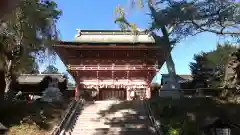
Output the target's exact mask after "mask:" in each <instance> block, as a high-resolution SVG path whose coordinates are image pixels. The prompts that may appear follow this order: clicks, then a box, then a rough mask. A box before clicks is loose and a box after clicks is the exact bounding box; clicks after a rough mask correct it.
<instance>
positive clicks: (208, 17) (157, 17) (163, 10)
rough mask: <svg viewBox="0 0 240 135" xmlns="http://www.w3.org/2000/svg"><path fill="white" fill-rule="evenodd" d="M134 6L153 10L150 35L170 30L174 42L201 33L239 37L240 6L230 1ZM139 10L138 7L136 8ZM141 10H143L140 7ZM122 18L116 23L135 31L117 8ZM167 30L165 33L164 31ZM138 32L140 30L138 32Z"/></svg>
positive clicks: (162, 0)
mask: <svg viewBox="0 0 240 135" xmlns="http://www.w3.org/2000/svg"><path fill="white" fill-rule="evenodd" d="M131 1H132V3H131V4H132V5H141V6H140V7H143V6H145V5H147V6H148V8H149V9H150V17H151V18H152V26H151V27H150V28H149V30H150V31H155V30H161V32H162V33H161V34H162V35H164V31H163V30H164V29H167V30H170V31H169V32H168V35H169V36H170V38H171V39H172V40H173V41H179V40H180V39H182V38H184V37H186V36H189V35H195V34H198V33H200V32H212V33H215V34H218V35H230V36H234V37H238V36H239V35H240V30H239V21H240V20H239V18H240V14H239V10H240V5H239V4H237V3H236V2H232V1H229V0H202V1H199V0H190V1H189V0H181V1H179V0H147V2H146V3H145V2H144V1H143V0H138V1H137V0H131ZM132 7H135V6H132ZM138 7H139V6H138ZM116 11H117V13H118V16H119V18H117V19H116V20H115V22H117V23H119V24H120V26H122V25H124V27H125V28H126V27H127V26H128V27H127V28H128V29H132V27H131V24H132V23H130V22H128V21H127V19H126V14H125V13H124V9H123V8H120V7H119V6H118V7H117V8H116ZM163 28H164V29H163ZM135 30H136V29H135Z"/></svg>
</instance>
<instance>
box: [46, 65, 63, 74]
mask: <svg viewBox="0 0 240 135" xmlns="http://www.w3.org/2000/svg"><path fill="white" fill-rule="evenodd" d="M42 74H59V72H58V69H57V68H56V67H55V66H54V65H49V66H47V67H46V69H45V70H44V71H43V72H42Z"/></svg>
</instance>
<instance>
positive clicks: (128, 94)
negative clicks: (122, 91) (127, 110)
mask: <svg viewBox="0 0 240 135" xmlns="http://www.w3.org/2000/svg"><path fill="white" fill-rule="evenodd" d="M130 90H131V89H130V87H127V89H126V94H127V100H131V98H130Z"/></svg>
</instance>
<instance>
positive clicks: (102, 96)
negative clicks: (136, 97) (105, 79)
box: [98, 88, 127, 100]
mask: <svg viewBox="0 0 240 135" xmlns="http://www.w3.org/2000/svg"><path fill="white" fill-rule="evenodd" d="M126 94H127V93H126V90H125V89H114V88H103V89H100V90H99V95H98V100H108V99H119V100H126V97H127V95H126Z"/></svg>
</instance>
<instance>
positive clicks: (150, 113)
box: [143, 100, 163, 135]
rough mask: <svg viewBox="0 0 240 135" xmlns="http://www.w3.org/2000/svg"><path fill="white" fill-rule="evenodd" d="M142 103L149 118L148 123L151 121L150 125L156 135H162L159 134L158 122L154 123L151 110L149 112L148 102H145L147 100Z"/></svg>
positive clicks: (161, 134)
mask: <svg viewBox="0 0 240 135" xmlns="http://www.w3.org/2000/svg"><path fill="white" fill-rule="evenodd" d="M143 102H144V105H145V108H146V110H147V113H148V117H149V119H150V121H151V124H152V125H153V127H154V129H155V131H156V134H157V135H163V133H162V132H161V127H160V123H158V122H157V121H156V119H155V117H154V114H153V112H152V110H151V107H150V105H149V103H148V101H147V100H144V101H143Z"/></svg>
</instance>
